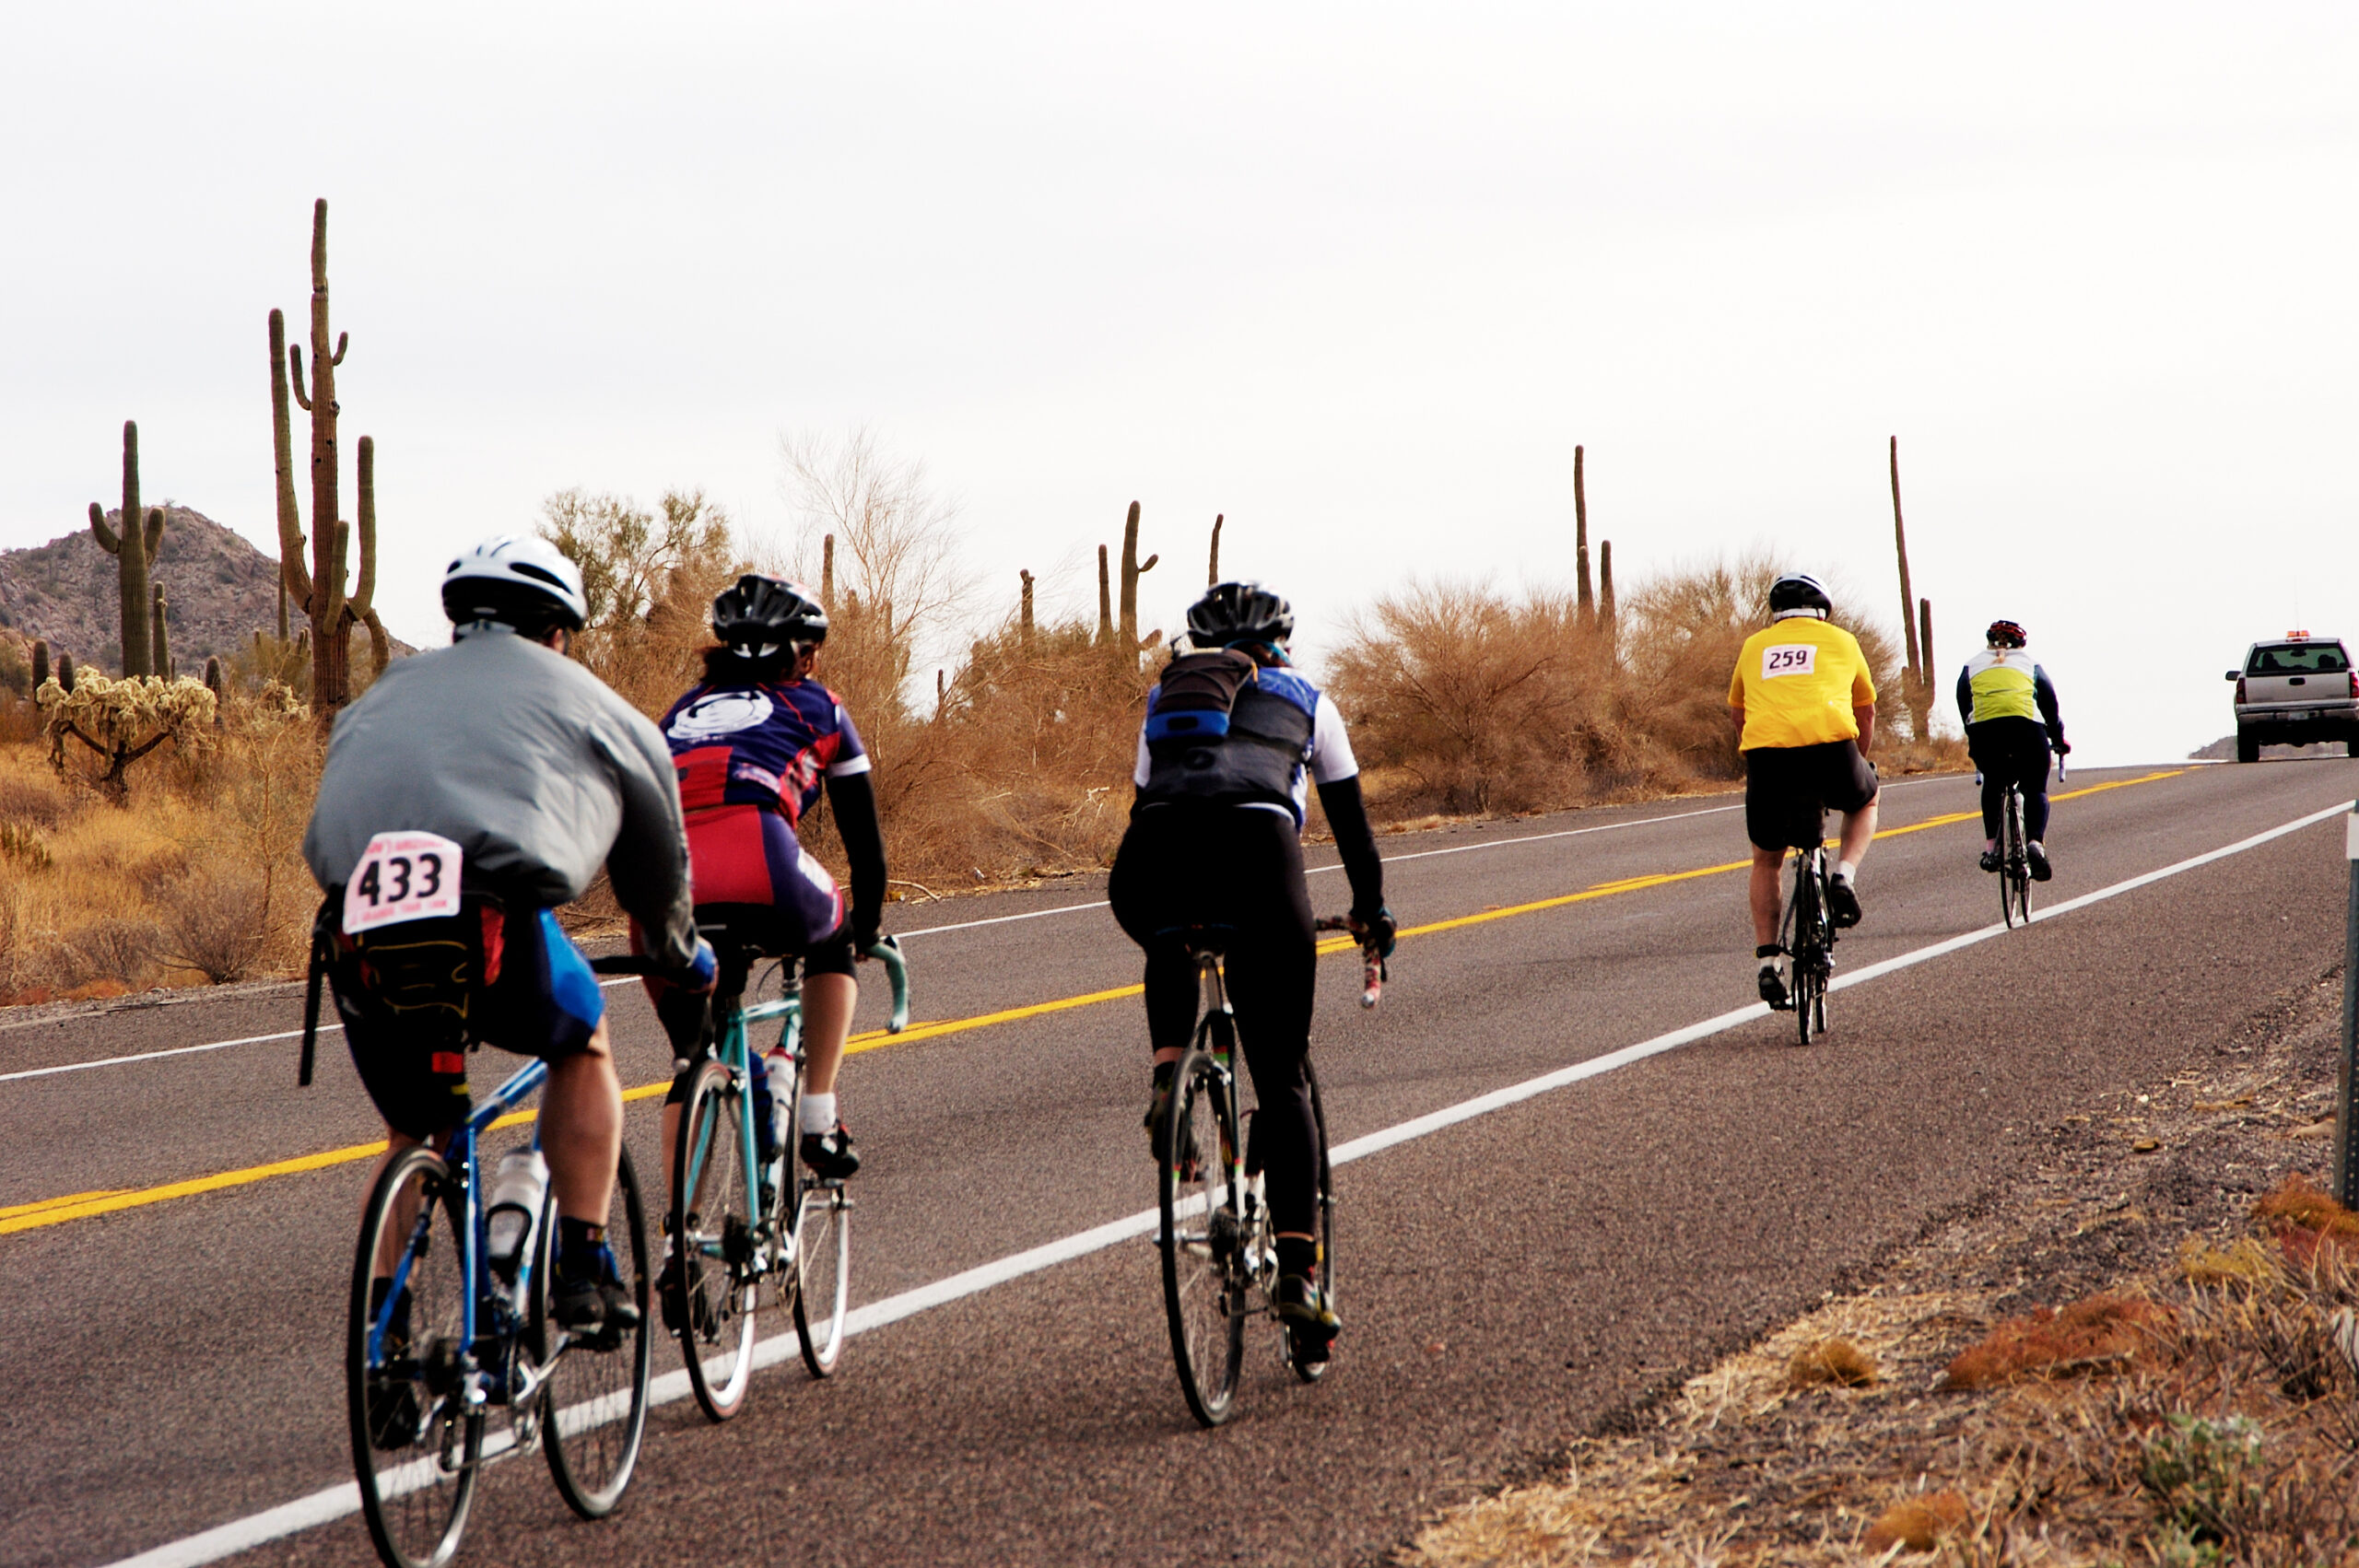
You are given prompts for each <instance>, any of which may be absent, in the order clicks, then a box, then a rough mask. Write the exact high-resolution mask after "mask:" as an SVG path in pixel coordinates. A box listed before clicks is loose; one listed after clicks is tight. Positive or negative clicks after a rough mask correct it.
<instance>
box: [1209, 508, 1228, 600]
mask: <svg viewBox="0 0 2359 1568" xmlns="http://www.w3.org/2000/svg"><path fill="white" fill-rule="evenodd" d="M1227 517H1228V514H1227V513H1226V512H1216V513H1215V514H1214V516H1213V558H1212V563H1211V564H1210V565H1209V566H1207V567H1205V568H1204V586H1205V587H1206V588H1212V587H1214V586H1215V585H1217V584H1218V583H1219V581H1220V525H1221V524H1222V523H1223V522H1224V521H1226V520H1227Z"/></svg>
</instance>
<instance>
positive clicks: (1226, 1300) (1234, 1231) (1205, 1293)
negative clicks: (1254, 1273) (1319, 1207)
mask: <svg viewBox="0 0 2359 1568" xmlns="http://www.w3.org/2000/svg"><path fill="white" fill-rule="evenodd" d="M1203 1038H1205V1036H1202V1035H1200V1036H1198V1040H1199V1042H1201V1041H1202V1040H1203ZM1237 1147H1238V1143H1237V1110H1236V1103H1235V1102H1234V1101H1233V1100H1232V1099H1231V1098H1230V1095H1229V1083H1228V1074H1227V1072H1226V1070H1224V1069H1223V1068H1222V1067H1221V1066H1220V1064H1219V1063H1218V1061H1216V1060H1215V1059H1214V1057H1213V1055H1212V1053H1210V1052H1209V1051H1206V1050H1205V1049H1204V1048H1203V1045H1202V1044H1201V1043H1199V1044H1198V1045H1196V1046H1193V1047H1190V1048H1189V1050H1188V1052H1187V1054H1186V1055H1185V1056H1183V1057H1181V1058H1180V1063H1179V1066H1178V1068H1177V1069H1176V1070H1175V1071H1174V1072H1173V1075H1172V1082H1171V1098H1170V1101H1169V1103H1168V1104H1167V1105H1166V1106H1165V1107H1164V1115H1163V1125H1162V1126H1161V1127H1160V1128H1159V1129H1157V1130H1156V1158H1157V1160H1158V1162H1159V1163H1160V1165H1161V1169H1160V1171H1159V1173H1158V1176H1159V1178H1160V1179H1159V1180H1158V1182H1157V1187H1158V1188H1159V1190H1158V1192H1157V1209H1158V1215H1157V1218H1158V1219H1159V1220H1160V1222H1161V1228H1160V1229H1159V1230H1158V1231H1157V1232H1156V1246H1157V1247H1158V1248H1159V1249H1160V1251H1161V1253H1162V1255H1163V1306H1164V1313H1165V1316H1167V1318H1168V1320H1169V1324H1170V1328H1171V1359H1172V1361H1173V1363H1175V1364H1176V1365H1177V1366H1178V1368H1179V1372H1180V1392H1181V1393H1182V1394H1183V1395H1185V1396H1186V1397H1187V1400H1188V1409H1189V1410H1191V1411H1192V1412H1193V1413H1194V1415H1195V1418H1196V1419H1197V1420H1198V1421H1199V1422H1203V1424H1204V1425H1206V1426H1218V1425H1219V1424H1220V1423H1221V1422H1225V1421H1226V1420H1227V1419H1228V1417H1229V1412H1230V1410H1231V1408H1232V1407H1233V1405H1234V1402H1235V1400H1236V1397H1237V1377H1238V1370H1239V1369H1240V1367H1241V1366H1242V1364H1243V1363H1244V1359H1245V1316H1244V1305H1245V1303H1244V1293H1245V1278H1244V1271H1245V1252H1244V1248H1245V1213H1244V1208H1243V1202H1242V1197H1241V1194H1240V1193H1239V1191H1238V1182H1237V1180H1236V1175H1237V1173H1236V1169H1235V1161H1236V1157H1237Z"/></svg>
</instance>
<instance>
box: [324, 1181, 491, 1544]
mask: <svg viewBox="0 0 2359 1568" xmlns="http://www.w3.org/2000/svg"><path fill="white" fill-rule="evenodd" d="M463 1200H464V1192H463V1191H462V1190H461V1188H459V1185H458V1184H457V1183H456V1182H454V1181H453V1180H452V1175H451V1169H450V1167H449V1165H448V1164H445V1163H444V1162H443V1160H442V1158H441V1156H440V1155H439V1154H436V1153H434V1152H433V1151H432V1150H430V1149H425V1148H411V1149H405V1150H404V1151H402V1153H399V1154H397V1155H395V1156H394V1157H393V1162H392V1163H391V1164H388V1165H387V1166H386V1167H385V1170H384V1173H383V1174H382V1175H381V1176H379V1177H378V1178H377V1185H376V1186H375V1187H374V1188H372V1189H371V1190H370V1194H369V1204H368V1207H367V1208H366V1209H365V1210H364V1211H362V1213H361V1217H360V1244H359V1249H358V1252H356V1253H355V1254H354V1256H353V1262H352V1300H351V1310H350V1312H349V1315H348V1316H347V1318H346V1332H345V1390H346V1405H347V1409H348V1411H349V1415H350V1425H351V1434H352V1468H353V1470H354V1473H355V1474H356V1476H357V1477H358V1480H359V1482H360V1510H361V1513H362V1515H364V1516H365V1517H366V1518H367V1519H368V1522H369V1539H370V1540H372V1541H374V1542H375V1543H376V1546H377V1555H378V1556H380V1557H381V1558H382V1559H384V1561H385V1562H387V1563H389V1564H392V1565H393V1568H436V1565H437V1564H440V1563H443V1562H449V1561H450V1560H451V1556H452V1553H453V1552H455V1551H457V1550H459V1537H460V1536H461V1535H462V1534H463V1533H464V1531H465V1529H466V1527H467V1512H468V1510H469V1509H470V1508H471V1507H472V1506H473V1505H474V1503H475V1480H476V1479H477V1477H478V1476H479V1475H480V1474H481V1469H480V1466H481V1463H482V1458H483V1427H484V1418H483V1414H482V1412H481V1411H480V1410H477V1411H476V1412H475V1413H473V1414H469V1413H468V1411H467V1409H466V1399H465V1388H464V1380H463V1372H462V1368H463V1366H464V1359H463V1352H464V1350H465V1348H466V1345H465V1336H466V1316H465V1313H466V1294H467V1280H466V1259H465V1255H464V1252H463V1251H462V1249H461V1246H460V1239H461V1235H462V1232H461V1231H460V1228H459V1227H460V1223H461V1221H460V1204H461V1203H462V1202H463ZM381 1256H384V1257H385V1258H386V1261H387V1262H388V1263H389V1264H390V1265H391V1268H392V1273H391V1276H390V1278H389V1279H388V1280H387V1281H385V1284H386V1290H385V1298H386V1299H385V1300H384V1301H382V1302H378V1301H376V1300H374V1299H372V1298H373V1297H374V1296H375V1294H376V1292H375V1289H374V1287H375V1286H376V1284H377V1283H378V1282H379V1281H378V1280H377V1259H378V1258H380V1257H381Z"/></svg>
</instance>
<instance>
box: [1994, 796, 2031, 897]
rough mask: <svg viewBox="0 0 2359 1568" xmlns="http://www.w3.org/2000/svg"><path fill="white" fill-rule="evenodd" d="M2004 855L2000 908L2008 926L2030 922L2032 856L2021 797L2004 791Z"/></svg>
mask: <svg viewBox="0 0 2359 1568" xmlns="http://www.w3.org/2000/svg"><path fill="white" fill-rule="evenodd" d="M2001 831H2002V832H2004V834H2005V835H2006V837H2005V838H2004V839H2003V840H2002V843H2003V845H2004V850H2005V858H2004V859H2003V860H2001V862H2000V867H1999V912H2000V914H2001V916H2003V917H2004V918H2005V919H2006V922H2007V925H2008V927H2009V928H2010V929H2013V927H2016V926H2027V925H2029V924H2031V856H2030V853H2029V851H2028V850H2026V849H2025V848H2024V798H2023V794H2022V792H2021V791H2020V790H2008V791H2007V803H2006V823H2005V825H2004V827H2003V828H2002V829H2001Z"/></svg>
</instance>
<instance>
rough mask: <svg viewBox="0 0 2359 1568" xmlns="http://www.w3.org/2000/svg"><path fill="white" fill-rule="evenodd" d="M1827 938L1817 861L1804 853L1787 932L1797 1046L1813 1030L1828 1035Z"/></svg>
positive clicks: (1806, 1040)
mask: <svg viewBox="0 0 2359 1568" xmlns="http://www.w3.org/2000/svg"><path fill="white" fill-rule="evenodd" d="M1827 934H1828V927H1827V924H1826V905H1825V895H1824V893H1823V891H1822V889H1821V886H1820V883H1819V871H1818V865H1817V861H1816V858H1815V857H1814V856H1813V855H1811V854H1809V853H1807V852H1804V853H1802V854H1801V855H1799V856H1797V857H1796V858H1795V860H1794V891H1793V895H1792V896H1791V897H1790V899H1789V900H1788V901H1787V904H1786V927H1785V931H1784V936H1785V942H1784V946H1785V949H1786V954H1787V956H1788V958H1789V960H1790V964H1791V970H1790V974H1791V983H1790V986H1789V988H1788V994H1787V1005H1788V1006H1790V1007H1791V1008H1792V1009H1793V1010H1794V1034H1795V1041H1794V1043H1795V1044H1796V1045H1802V1046H1807V1045H1809V1044H1810V1037H1811V1031H1812V1029H1813V1027H1815V1028H1816V1030H1817V1031H1818V1033H1820V1034H1822V1035H1823V1034H1825V1032H1826V968H1827V954H1826V940H1827Z"/></svg>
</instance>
